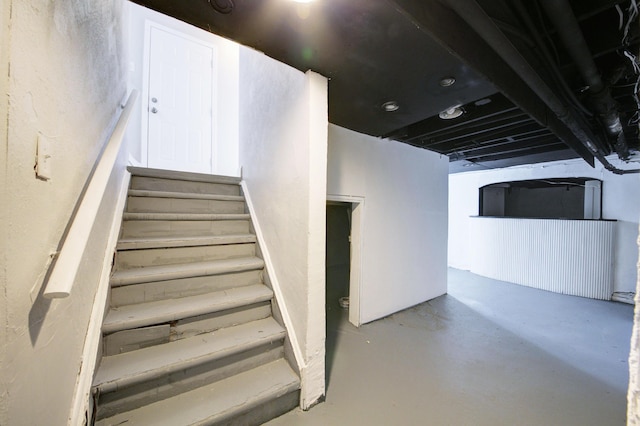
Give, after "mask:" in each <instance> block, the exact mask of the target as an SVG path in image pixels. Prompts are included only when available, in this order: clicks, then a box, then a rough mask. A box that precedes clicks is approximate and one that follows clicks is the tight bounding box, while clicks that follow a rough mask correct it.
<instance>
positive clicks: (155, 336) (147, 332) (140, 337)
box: [103, 302, 271, 356]
mask: <svg viewBox="0 0 640 426" xmlns="http://www.w3.org/2000/svg"><path fill="white" fill-rule="evenodd" d="M270 315H271V304H270V303H269V302H262V303H257V304H254V305H249V306H243V307H240V308H234V309H228V310H226V311H222V312H216V313H214V314H209V315H201V316H197V317H193V318H185V319H182V320H178V321H174V322H172V323H170V324H162V325H156V326H149V327H141V328H136V329H132V330H124V331H119V332H116V333H112V334H108V335H106V336H104V338H103V348H104V349H103V350H104V355H106V356H108V355H115V354H120V353H125V352H129V351H131V350H136V349H140V348H145V347H149V346H153V345H158V344H162V343H168V342H173V341H176V340H180V339H186V338H188V337H192V336H195V335H197V334H202V333H208V332H211V331H215V330H219V329H221V328H225V327H231V326H234V325H239V324H245V323H247V322H251V321H257V320H261V319H264V318H268V317H269V316H270Z"/></svg>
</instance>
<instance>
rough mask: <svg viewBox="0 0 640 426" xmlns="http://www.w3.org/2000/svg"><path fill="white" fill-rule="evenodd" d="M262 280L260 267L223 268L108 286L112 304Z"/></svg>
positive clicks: (200, 291) (194, 293) (172, 296)
mask: <svg viewBox="0 0 640 426" xmlns="http://www.w3.org/2000/svg"><path fill="white" fill-rule="evenodd" d="M262 283H263V270H262V269H253V270H249V271H239V272H226V273H220V274H218V275H205V276H198V277H187V278H177V279H172V280H165V281H153V282H147V283H139V284H135V285H123V286H119V287H111V305H110V306H112V307H118V306H125V305H133V304H136V303H145V302H154V301H157V300H164V299H170V298H180V297H187V296H196V295H198V294H206V293H211V292H214V291H221V290H227V289H230V288H236V287H244V286H249V285H254V284H262Z"/></svg>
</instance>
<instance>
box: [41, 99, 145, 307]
mask: <svg viewBox="0 0 640 426" xmlns="http://www.w3.org/2000/svg"><path fill="white" fill-rule="evenodd" d="M137 98H138V91H137V90H135V89H134V90H133V91H132V92H131V94H130V95H129V99H128V100H127V103H126V105H125V106H124V109H123V110H122V114H120V118H119V119H118V123H117V124H116V127H115V128H114V129H113V133H111V137H110V138H109V141H108V142H107V146H106V148H105V149H104V152H103V153H102V156H101V157H100V160H99V162H98V165H97V166H96V169H95V172H94V173H93V176H92V177H91V181H90V182H89V185H88V186H87V190H86V191H85V193H84V197H83V198H82V201H81V202H80V206H79V207H78V210H77V213H76V215H75V217H74V218H73V222H72V223H71V227H70V228H69V233H68V234H67V237H66V238H65V240H64V243H63V244H62V248H61V249H60V252H59V253H58V257H57V260H56V262H55V263H54V265H53V270H52V271H51V275H50V276H49V280H48V282H47V286H46V287H45V290H44V297H46V298H47V299H56V298H63V297H68V296H69V294H70V293H71V288H72V287H73V283H74V281H75V279H76V274H77V273H78V268H79V267H80V262H81V261H82V256H79V255H78V253H83V252H84V249H85V247H86V246H87V241H89V235H90V233H91V228H92V227H93V223H94V221H95V218H96V215H97V214H98V208H99V207H100V201H101V200H102V196H103V195H104V191H105V189H106V187H107V183H108V182H109V177H110V176H111V171H112V170H113V165H114V164H115V162H116V159H117V158H118V154H119V153H120V147H121V146H122V141H123V139H124V132H125V130H126V128H127V123H128V121H129V116H130V115H131V111H132V110H133V106H134V104H135V103H136V100H137Z"/></svg>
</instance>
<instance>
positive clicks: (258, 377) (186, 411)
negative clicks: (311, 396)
mask: <svg viewBox="0 0 640 426" xmlns="http://www.w3.org/2000/svg"><path fill="white" fill-rule="evenodd" d="M299 388H300V380H299V379H298V377H297V376H296V374H295V373H294V372H293V370H291V367H289V365H288V364H287V362H286V361H285V360H283V359H281V360H278V361H274V362H271V363H269V364H265V365H262V366H260V367H256V368H254V369H252V370H249V371H246V372H244V373H240V374H237V375H235V376H232V377H229V378H227V379H224V380H221V381H219V382H215V383H213V384H210V385H207V386H203V387H200V388H197V389H194V390H192V391H189V392H185V393H182V394H180V395H177V396H174V397H171V398H167V399H164V400H162V401H158V402H155V403H153V404H149V405H146V406H144V407H141V408H138V409H136V410H132V411H128V412H125V413H121V414H118V415H116V416H113V417H110V418H108V419H104V420H101V421H99V422H97V423H96V425H111V424H122V423H125V422H128V423H127V424H153V425H177V424H181V425H196V424H198V425H201V424H213V423H216V422H222V421H225V420H229V419H232V418H233V416H235V415H238V414H242V413H244V412H246V411H249V410H250V409H252V408H255V407H256V406H258V405H260V404H262V403H264V402H267V401H269V400H272V399H275V398H278V397H280V396H282V395H286V394H288V393H289V392H293V391H295V390H297V389H299Z"/></svg>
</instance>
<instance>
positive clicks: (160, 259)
mask: <svg viewBox="0 0 640 426" xmlns="http://www.w3.org/2000/svg"><path fill="white" fill-rule="evenodd" d="M255 255H256V245H255V243H242V244H228V245H211V246H195V247H192V246H190V247H169V248H150V249H139V250H126V251H122V252H119V253H118V254H117V255H116V263H115V270H116V271H120V270H125V269H132V268H145V267H151V266H160V265H177V264H188V263H193V262H208V261H212V260H223V259H233V258H245V257H253V256H255Z"/></svg>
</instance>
